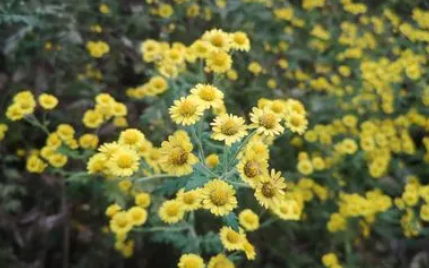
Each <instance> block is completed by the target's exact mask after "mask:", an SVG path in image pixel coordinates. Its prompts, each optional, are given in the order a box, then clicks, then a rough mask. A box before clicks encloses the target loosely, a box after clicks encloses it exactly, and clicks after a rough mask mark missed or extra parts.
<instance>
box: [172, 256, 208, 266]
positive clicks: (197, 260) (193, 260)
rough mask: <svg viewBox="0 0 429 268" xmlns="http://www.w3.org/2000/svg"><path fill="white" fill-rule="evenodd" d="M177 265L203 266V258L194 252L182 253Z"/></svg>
mask: <svg viewBox="0 0 429 268" xmlns="http://www.w3.org/2000/svg"><path fill="white" fill-rule="evenodd" d="M177 266H178V267H179V268H204V260H203V258H201V257H200V256H198V255H196V254H183V255H182V256H181V257H180V260H179V264H178V265H177Z"/></svg>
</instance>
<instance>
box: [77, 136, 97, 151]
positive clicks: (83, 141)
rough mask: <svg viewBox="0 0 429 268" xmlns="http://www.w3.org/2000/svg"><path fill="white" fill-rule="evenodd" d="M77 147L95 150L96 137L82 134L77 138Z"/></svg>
mask: <svg viewBox="0 0 429 268" xmlns="http://www.w3.org/2000/svg"><path fill="white" fill-rule="evenodd" d="M79 145H80V147H82V148H83V149H90V150H95V149H96V148H97V145H98V137H97V135H94V134H84V135H82V136H81V137H80V138H79Z"/></svg>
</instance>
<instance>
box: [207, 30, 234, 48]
mask: <svg viewBox="0 0 429 268" xmlns="http://www.w3.org/2000/svg"><path fill="white" fill-rule="evenodd" d="M202 40H204V41H207V42H209V43H210V44H211V45H212V46H213V47H214V48H216V49H217V50H218V51H225V52H228V51H229V49H230V48H231V40H230V37H229V35H228V33H226V32H224V31H222V30H218V29H213V30H210V31H206V32H205V33H204V34H203V37H202Z"/></svg>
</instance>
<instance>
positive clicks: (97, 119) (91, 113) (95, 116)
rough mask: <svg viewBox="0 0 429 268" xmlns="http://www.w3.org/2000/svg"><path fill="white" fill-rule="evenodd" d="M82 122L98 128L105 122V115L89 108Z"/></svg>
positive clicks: (89, 126)
mask: <svg viewBox="0 0 429 268" xmlns="http://www.w3.org/2000/svg"><path fill="white" fill-rule="evenodd" d="M82 122H83V124H84V125H85V126H86V127H87V128H98V127H99V126H100V125H101V124H102V123H103V116H102V114H100V113H99V112H97V111H95V110H87V111H86V112H85V114H84V115H83V119H82Z"/></svg>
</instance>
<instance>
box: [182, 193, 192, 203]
mask: <svg viewBox="0 0 429 268" xmlns="http://www.w3.org/2000/svg"><path fill="white" fill-rule="evenodd" d="M183 202H185V204H188V205H191V204H193V203H194V202H195V198H194V195H193V194H191V193H186V194H184V195H183Z"/></svg>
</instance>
